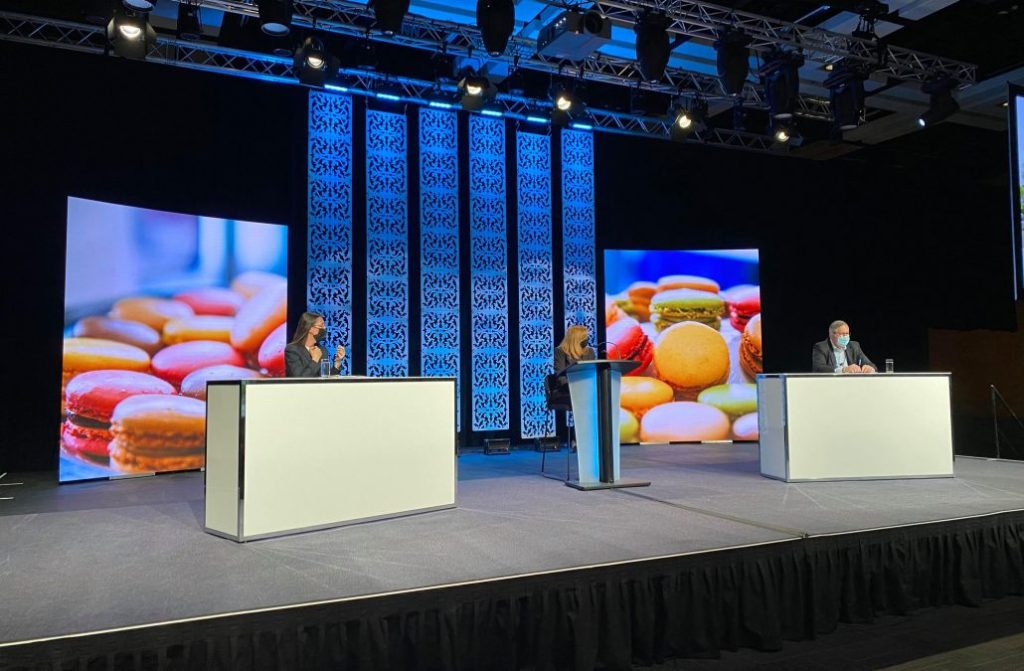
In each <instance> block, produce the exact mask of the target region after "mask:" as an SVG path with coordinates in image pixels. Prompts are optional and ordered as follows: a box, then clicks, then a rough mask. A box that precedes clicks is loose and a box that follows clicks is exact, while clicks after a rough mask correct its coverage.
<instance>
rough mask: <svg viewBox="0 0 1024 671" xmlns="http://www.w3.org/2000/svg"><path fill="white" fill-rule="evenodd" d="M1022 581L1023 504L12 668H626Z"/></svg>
mask: <svg viewBox="0 0 1024 671" xmlns="http://www.w3.org/2000/svg"><path fill="white" fill-rule="evenodd" d="M681 532H682V530H681ZM1019 594H1024V513H1022V512H1016V513H1004V514H997V515H990V516H985V517H980V518H974V519H969V520H963V521H956V522H948V523H937V524H925V525H915V526H910V527H901V528H896V529H890V530H883V531H876V532H866V533H857V534H844V535H838V536H830V537H817V538H809V539H804V540H799V541H789V542H783V543H775V544H770V545H762V546H756V547H751V548H744V549H737V550H728V551H721V552H713V553H704V554H696V555H688V556H684V557H676V558H668V559H660V560H652V561H646V562H633V563H627V564H619V565H615V566H609V567H601V568H593V569H585V570H579V571H572V572H562V573H556V574H548V575H542V576H533V577H529V578H519V579H509V580H504V581H498V582H490V583H480V584H475V585H466V586H459V587H450V588H443V589H438V590H429V591H421V592H416V593H411V594H396V595H391V596H385V597H379V598H370V599H365V600H360V601H349V602H344V603H335V604H323V605H317V606H308V607H295V608H289V609H285V610H280V611H274V612H266V613H256V614H249V615H238V616H230V617H223V618H217V619H213V620H206V621H201V622H186V623H179V624H174V625H168V626H163V627H149V628H143V629H138V630H133V631H124V632H117V633H109V634H103V635H96V636H89V637H80V638H71V639H63V640H57V641H52V642H44V643H36V644H30V645H23V646H18V647H13V648H4V649H0V668H4V669H19V670H20V669H25V670H26V671H27V670H28V669H32V670H43V669H53V670H57V669H83V670H84V669H90V670H94V669H95V670H101V669H110V670H113V669H119V670H120V669H125V670H127V669H156V668H175V669H178V668H180V669H207V668H209V669H306V668H309V669H360V670H364V669H473V670H476V669H518V668H527V667H529V668H537V669H590V668H598V667H600V668H606V669H628V668H631V666H633V665H647V664H651V663H655V662H660V661H664V660H667V659H672V658H678V657H715V656H717V655H718V654H719V653H720V651H722V650H735V649H737V648H740V647H748V648H754V649H757V650H766V651H769V650H778V649H779V648H780V647H781V646H782V645H783V642H784V641H793V640H804V639H811V638H815V637H817V636H819V635H823V634H828V633H829V632H831V631H833V630H834V629H835V628H836V626H837V624H838V623H839V622H871V621H872V620H873V619H874V618H876V617H878V616H880V615H882V614H901V615H902V614H908V613H911V612H913V611H914V610H915V609H918V608H923V607H931V606H944V605H952V604H964V605H978V604H980V603H981V602H982V601H983V600H985V599H992V598H999V597H1002V596H1007V595H1019Z"/></svg>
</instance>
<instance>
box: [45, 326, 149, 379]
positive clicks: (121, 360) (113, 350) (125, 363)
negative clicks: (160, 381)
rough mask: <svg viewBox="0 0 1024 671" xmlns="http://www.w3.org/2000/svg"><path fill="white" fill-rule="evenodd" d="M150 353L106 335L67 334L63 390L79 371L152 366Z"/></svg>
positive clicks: (138, 370) (143, 368)
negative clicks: (84, 335) (76, 335)
mask: <svg viewBox="0 0 1024 671" xmlns="http://www.w3.org/2000/svg"><path fill="white" fill-rule="evenodd" d="M149 363H150V360H149V354H147V353H146V352H145V351H144V350H142V349H140V348H138V347H135V346H134V345H127V344H125V343H123V342H117V341H116V340H107V339H105V338H65V339H64V362H63V371H62V378H61V392H62V393H63V392H64V390H65V389H66V386H67V383H68V382H69V381H71V379H72V378H74V377H75V376H76V375H80V374H81V373H87V372H89V371H91V370H108V369H109V370H133V371H137V372H146V371H148V370H149Z"/></svg>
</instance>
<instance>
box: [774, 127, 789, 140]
mask: <svg viewBox="0 0 1024 671" xmlns="http://www.w3.org/2000/svg"><path fill="white" fill-rule="evenodd" d="M774 137H775V141H776V142H778V143H779V144H786V143H787V142H789V140H790V138H791V137H792V136H791V135H790V131H789V129H788V128H785V127H782V128H776V129H775V136H774Z"/></svg>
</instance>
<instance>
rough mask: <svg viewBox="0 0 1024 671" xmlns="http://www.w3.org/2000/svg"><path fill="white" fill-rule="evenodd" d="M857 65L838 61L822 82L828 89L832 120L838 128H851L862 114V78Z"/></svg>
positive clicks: (858, 122) (862, 74)
mask: <svg viewBox="0 0 1024 671" xmlns="http://www.w3.org/2000/svg"><path fill="white" fill-rule="evenodd" d="M865 78H866V76H865V74H864V73H863V72H862V71H860V70H859V69H858V68H857V67H855V66H852V65H847V64H845V63H842V62H840V63H839V64H837V66H836V67H835V69H834V70H833V72H832V74H831V75H829V76H828V77H827V78H826V79H825V81H824V82H823V84H824V86H825V87H826V88H828V90H829V104H830V107H831V108H832V122H833V124H834V125H835V127H836V128H837V129H839V130H853V129H854V128H856V127H857V126H859V125H860V123H861V119H862V118H863V116H864V80H865Z"/></svg>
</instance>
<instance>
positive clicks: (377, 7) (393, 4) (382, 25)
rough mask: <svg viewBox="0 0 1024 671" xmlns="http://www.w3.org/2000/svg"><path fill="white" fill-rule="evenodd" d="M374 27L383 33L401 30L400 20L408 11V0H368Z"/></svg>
mask: <svg viewBox="0 0 1024 671" xmlns="http://www.w3.org/2000/svg"><path fill="white" fill-rule="evenodd" d="M370 5H371V6H373V15H374V17H376V19H377V24H376V27H377V28H379V29H380V30H382V31H383V32H384V34H385V35H394V34H395V33H400V32H402V20H403V19H404V18H405V15H406V13H407V12H408V11H409V0H370Z"/></svg>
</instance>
